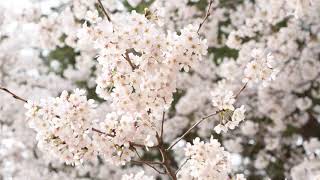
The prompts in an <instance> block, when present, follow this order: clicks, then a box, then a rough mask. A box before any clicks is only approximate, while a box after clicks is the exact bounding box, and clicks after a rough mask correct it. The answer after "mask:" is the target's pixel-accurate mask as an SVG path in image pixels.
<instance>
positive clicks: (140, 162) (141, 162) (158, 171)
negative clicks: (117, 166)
mask: <svg viewBox="0 0 320 180" xmlns="http://www.w3.org/2000/svg"><path fill="white" fill-rule="evenodd" d="M131 162H132V163H136V164H145V165H147V166H149V167H151V168H152V169H153V170H155V171H157V173H159V174H166V173H165V172H161V171H160V170H159V169H157V168H156V167H154V166H152V165H151V164H149V163H147V162H145V161H136V160H131Z"/></svg>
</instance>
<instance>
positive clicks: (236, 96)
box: [234, 82, 248, 99]
mask: <svg viewBox="0 0 320 180" xmlns="http://www.w3.org/2000/svg"><path fill="white" fill-rule="evenodd" d="M247 85H248V82H246V83H245V84H244V85H243V86H242V87H241V89H240V90H239V91H238V93H237V94H236V95H235V97H234V98H235V99H237V98H238V97H239V95H240V94H241V93H242V91H243V90H244V89H245V88H246V87H247Z"/></svg>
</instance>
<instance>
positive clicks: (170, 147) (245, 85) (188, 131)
mask: <svg viewBox="0 0 320 180" xmlns="http://www.w3.org/2000/svg"><path fill="white" fill-rule="evenodd" d="M247 84H248V83H245V84H244V85H243V86H242V88H241V89H240V90H239V91H238V93H237V94H236V96H235V99H237V98H238V96H239V95H240V94H241V93H242V92H243V90H244V89H245V88H246V87H247ZM222 111H223V110H219V111H216V112H214V113H212V114H210V115H208V116H205V117H203V118H202V119H201V120H200V121H198V122H196V123H195V124H194V125H193V126H192V127H191V128H189V129H188V130H187V131H186V132H185V133H184V134H183V135H182V136H181V137H179V138H178V139H177V140H176V141H174V142H173V143H172V144H171V145H170V146H169V147H168V148H167V151H169V150H170V149H172V147H173V146H175V145H176V144H177V143H178V142H179V141H181V140H182V139H183V138H184V137H185V136H186V135H187V134H189V133H190V132H191V131H192V129H194V128H195V127H197V126H198V125H199V124H200V123H201V122H202V121H204V120H206V119H208V118H210V117H211V116H214V115H216V114H218V113H220V112H222Z"/></svg>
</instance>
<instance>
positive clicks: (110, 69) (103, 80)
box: [78, 12, 207, 164]
mask: <svg viewBox="0 0 320 180" xmlns="http://www.w3.org/2000/svg"><path fill="white" fill-rule="evenodd" d="M87 16H88V17H90V18H88V19H90V23H92V25H91V26H90V27H89V26H87V25H86V24H84V26H83V29H82V30H81V31H79V33H78V37H79V41H83V42H85V41H86V42H88V41H89V42H92V44H93V45H95V47H96V48H97V50H98V53H99V57H98V62H99V64H100V66H101V69H102V71H101V73H100V74H99V76H98V78H97V89H96V92H97V94H98V95H100V96H101V97H103V98H104V99H105V100H108V101H110V102H111V106H112V107H113V108H114V109H115V112H113V113H111V114H108V115H107V118H106V119H105V120H104V121H103V122H101V124H100V125H99V127H101V128H102V130H104V132H113V133H114V135H113V136H114V137H106V136H105V135H103V134H98V135H97V136H101V139H100V141H99V142H97V144H101V147H102V151H101V153H102V154H103V155H105V157H106V159H109V161H111V159H113V158H114V157H116V158H118V159H119V160H120V163H121V164H123V163H124V162H125V161H128V160H130V156H132V155H134V154H132V153H130V150H129V148H130V142H135V143H141V144H143V145H145V146H152V145H154V144H155V142H154V141H155V131H157V128H158V127H159V124H160V122H161V120H162V118H161V116H162V114H163V112H164V111H166V110H168V108H169V107H170V104H171V102H172V101H173V95H172V94H173V93H174V92H175V91H176V81H177V80H176V79H177V74H178V73H179V71H180V70H181V69H184V70H185V71H188V70H189V67H192V66H194V64H195V63H197V62H198V61H199V60H201V59H202V55H205V54H206V49H207V47H206V41H205V40H201V39H200V38H199V35H198V34H197V27H196V26H194V25H189V26H187V27H186V28H184V29H182V30H181V33H180V35H178V34H177V33H173V32H168V33H167V34H166V33H164V32H163V31H162V30H161V28H160V27H159V26H158V25H157V23H156V22H154V21H153V20H152V19H148V17H146V16H144V15H141V14H138V13H136V12H132V13H131V14H127V15H122V16H121V17H114V18H119V19H123V18H124V19H127V21H121V20H119V21H117V20H115V19H114V20H113V21H112V22H106V21H102V20H101V19H99V18H97V16H96V15H94V14H93V13H88V14H87ZM108 139H109V140H108ZM108 157H110V158H108ZM116 164H118V163H116Z"/></svg>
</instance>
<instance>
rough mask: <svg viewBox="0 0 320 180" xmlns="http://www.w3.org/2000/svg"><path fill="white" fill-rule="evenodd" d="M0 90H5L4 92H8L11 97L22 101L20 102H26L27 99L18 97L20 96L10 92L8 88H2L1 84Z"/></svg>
mask: <svg viewBox="0 0 320 180" xmlns="http://www.w3.org/2000/svg"><path fill="white" fill-rule="evenodd" d="M0 90H2V91H4V92H6V93H8V94H10V95H11V96H12V97H13V98H15V99H17V100H20V101H22V102H24V103H28V101H27V100H26V99H24V98H22V97H20V96H18V95H16V94H14V93H13V92H11V91H10V90H9V89H7V88H4V87H1V86H0Z"/></svg>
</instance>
